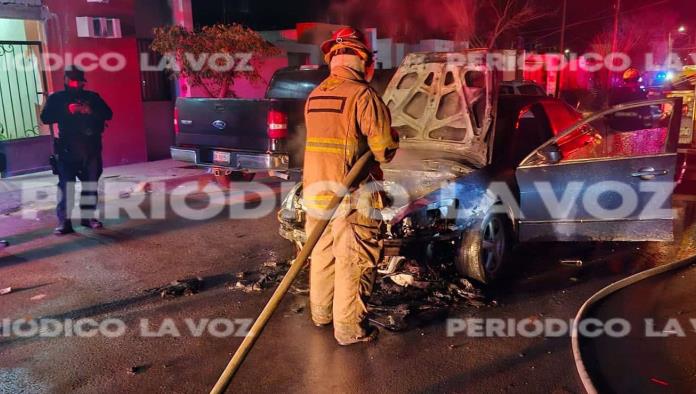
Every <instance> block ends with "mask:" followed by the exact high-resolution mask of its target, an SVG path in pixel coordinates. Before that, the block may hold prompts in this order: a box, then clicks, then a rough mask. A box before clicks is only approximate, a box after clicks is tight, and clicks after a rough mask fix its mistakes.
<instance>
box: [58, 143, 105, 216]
mask: <svg viewBox="0 0 696 394" xmlns="http://www.w3.org/2000/svg"><path fill="white" fill-rule="evenodd" d="M102 171H103V168H102V158H101V154H99V153H97V154H94V155H90V156H87V157H86V158H83V159H77V160H76V159H67V158H66V159H63V158H60V157H59V160H58V207H57V208H56V215H57V216H58V221H59V222H61V223H63V222H65V221H67V220H70V219H72V210H73V207H74V206H75V183H76V181H77V180H79V181H80V182H82V185H81V186H82V192H81V196H80V197H81V198H80V216H79V218H80V219H92V218H95V217H96V210H97V203H98V201H99V178H100V177H101V175H102Z"/></svg>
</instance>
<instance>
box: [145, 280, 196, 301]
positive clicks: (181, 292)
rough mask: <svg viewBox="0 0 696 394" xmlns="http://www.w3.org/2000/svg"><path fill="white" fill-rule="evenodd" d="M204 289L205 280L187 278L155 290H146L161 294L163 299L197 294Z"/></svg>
mask: <svg viewBox="0 0 696 394" xmlns="http://www.w3.org/2000/svg"><path fill="white" fill-rule="evenodd" d="M202 289H203V278H201V277H195V278H187V279H181V280H175V281H174V282H171V283H170V284H168V285H166V286H162V287H156V288H154V289H149V290H145V292H147V293H159V295H160V296H161V297H162V298H176V297H181V296H190V295H194V294H197V293H198V292H200V291H201V290H202Z"/></svg>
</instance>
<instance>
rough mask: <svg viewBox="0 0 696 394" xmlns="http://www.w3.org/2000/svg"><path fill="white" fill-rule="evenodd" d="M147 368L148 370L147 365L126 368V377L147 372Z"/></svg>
mask: <svg viewBox="0 0 696 394" xmlns="http://www.w3.org/2000/svg"><path fill="white" fill-rule="evenodd" d="M149 368H150V366H149V365H138V366H135V367H130V368H128V371H126V372H127V373H128V375H138V374H141V373H143V372H145V371H147V370H148V369H149Z"/></svg>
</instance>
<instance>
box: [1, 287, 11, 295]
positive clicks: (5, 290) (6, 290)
mask: <svg viewBox="0 0 696 394" xmlns="http://www.w3.org/2000/svg"><path fill="white" fill-rule="evenodd" d="M10 293H12V288H11V287H6V288H4V289H0V295H5V294H10Z"/></svg>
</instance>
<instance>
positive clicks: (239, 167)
mask: <svg viewBox="0 0 696 394" xmlns="http://www.w3.org/2000/svg"><path fill="white" fill-rule="evenodd" d="M393 73H394V70H377V72H376V73H375V78H374V80H373V83H372V85H373V87H374V88H375V89H377V91H379V92H380V93H382V92H384V90H385V89H386V85H387V84H388V83H389V80H390V79H391V76H392V75H393ZM328 75H329V70H328V67H326V66H323V67H319V66H300V67H287V68H283V69H280V70H278V71H277V72H276V73H275V74H274V76H273V78H272V79H271V81H270V83H269V86H268V89H267V91H266V95H265V98H263V99H255V100H248V99H230V98H226V99H213V98H179V99H178V100H177V102H176V108H175V111H174V130H175V134H176V139H175V141H176V144H175V146H173V147H171V156H172V158H173V159H174V160H179V161H183V162H188V163H193V164H195V165H198V166H202V167H209V168H211V169H212V172H213V174H214V175H215V176H216V177H218V178H223V179H225V178H226V179H230V178H231V179H235V180H241V179H243V180H250V179H253V176H254V174H256V173H258V172H269V173H271V174H272V175H275V176H278V177H281V178H286V179H288V178H296V175H297V176H299V171H300V170H301V168H302V165H303V159H304V145H305V135H306V131H305V125H304V106H305V102H306V100H307V96H309V94H310V93H311V92H312V90H314V88H315V87H316V86H317V85H319V84H320V83H321V82H322V81H323V80H324V79H325V78H326V77H327V76H328Z"/></svg>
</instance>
